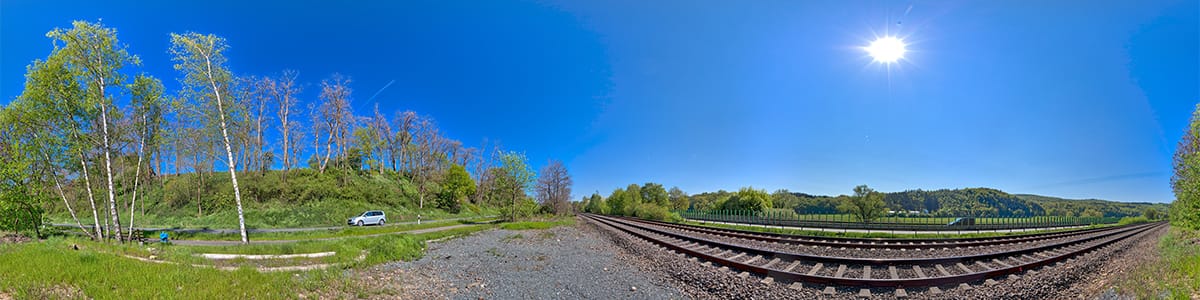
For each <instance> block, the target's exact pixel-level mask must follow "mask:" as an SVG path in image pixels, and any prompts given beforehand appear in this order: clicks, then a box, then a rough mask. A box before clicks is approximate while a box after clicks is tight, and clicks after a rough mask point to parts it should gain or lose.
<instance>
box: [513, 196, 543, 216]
mask: <svg viewBox="0 0 1200 300" xmlns="http://www.w3.org/2000/svg"><path fill="white" fill-rule="evenodd" d="M541 210H542V207H541V206H540V205H538V204H537V202H536V201H533V198H529V197H524V198H521V200H517V204H516V207H515V209H513V213H514V214H515V215H514V216H515V217H516V218H528V217H532V216H534V215H536V214H538V212H541Z"/></svg>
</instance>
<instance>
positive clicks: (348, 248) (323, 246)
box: [0, 224, 496, 299]
mask: <svg viewBox="0 0 1200 300" xmlns="http://www.w3.org/2000/svg"><path fill="white" fill-rule="evenodd" d="M495 227H496V225H491V224H485V225H476V226H469V227H463V228H456V229H451V230H445V231H438V232H430V233H424V234H416V235H410V234H403V235H386V236H379V237H371V238H347V239H343V240H337V241H311V242H299V243H292V244H275V245H245V246H241V245H239V246H221V247H201V246H178V245H172V246H165V247H164V246H163V245H157V244H155V245H147V246H136V245H134V244H107V243H98V242H92V241H89V240H84V239H79V238H75V237H53V238H51V239H48V240H46V241H44V242H32V243H23V244H4V245H0V278H3V280H0V290H2V291H4V292H6V293H10V294H13V295H14V296H16V297H17V298H18V299H27V298H28V299H43V298H64V297H76V296H82V295H86V297H89V298H96V299H162V298H166V299H246V298H251V299H275V298H291V297H295V295H296V294H297V293H306V294H311V292H314V291H321V290H326V289H329V288H335V289H341V290H342V291H344V292H348V293H351V294H355V293H359V290H357V289H356V288H355V287H354V286H353V285H352V284H350V283H349V279H348V278H347V276H346V274H345V273H343V272H342V270H343V269H344V268H361V267H366V266H371V265H376V264H379V263H384V262H389V261H397V260H405V261H410V260H415V259H419V258H420V257H421V256H423V255H424V252H425V247H426V245H425V242H426V241H428V240H433V239H441V238H447V237H455V236H462V235H465V234H469V233H473V232H478V231H481V230H487V229H491V228H495ZM71 245H80V246H81V250H78V251H76V250H71ZM150 247H154V248H157V249H158V251H157V252H156V253H158V254H159V255H160V256H161V257H162V258H163V259H165V260H168V261H173V262H180V263H211V262H208V261H207V260H205V259H202V258H198V257H195V256H193V255H192V254H195V253H238V254H295V253H312V252H325V251H337V252H338V255H337V256H335V257H333V258H329V259H327V260H322V261H321V262H331V263H345V265H343V266H342V267H340V268H331V269H327V270H317V271H307V272H297V273H289V272H280V273H260V272H258V271H255V270H253V269H250V268H242V269H239V270H238V271H221V270H216V269H210V268H197V267H192V266H186V265H173V264H155V263H147V262H141V261H137V260H133V259H130V258H126V257H122V256H120V255H121V254H127V255H134V256H143V257H145V256H148V255H150V253H151V252H150V250H148V248H150ZM364 250H365V251H368V253H369V254H368V255H367V257H366V258H365V260H363V261H361V262H355V261H354V258H355V257H357V256H358V255H359V253H361V251H364ZM343 253H345V254H343ZM233 263H234V264H236V263H240V262H239V261H235V262H233ZM72 291H75V292H78V293H81V294H82V295H78V294H72V293H71V292H72ZM72 295H74V296H72ZM367 296H369V295H367ZM76 298H77V297H76Z"/></svg>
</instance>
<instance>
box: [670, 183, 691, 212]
mask: <svg viewBox="0 0 1200 300" xmlns="http://www.w3.org/2000/svg"><path fill="white" fill-rule="evenodd" d="M667 194H668V195H669V197H670V198H671V209H674V210H686V209H688V206H690V205H691V204H690V203H688V202H689V199H688V194H687V193H684V192H683V190H681V189H679V187H672V188H671V190H670V191H669V192H667Z"/></svg>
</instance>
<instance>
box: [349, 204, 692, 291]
mask: <svg viewBox="0 0 1200 300" xmlns="http://www.w3.org/2000/svg"><path fill="white" fill-rule="evenodd" d="M579 223H580V224H579V225H576V226H563V227H556V228H552V229H546V230H523V231H511V230H491V231H486V232H481V233H477V234H474V235H471V236H468V237H463V238H458V239H452V240H448V241H444V242H438V243H432V244H430V246H429V249H428V250H427V253H426V255H425V257H424V258H422V259H420V260H417V261H414V262H396V263H390V264H385V265H381V266H377V267H375V268H372V269H371V270H369V271H367V272H365V273H367V274H370V275H365V274H364V275H363V276H365V277H360V278H363V279H365V281H367V282H374V283H373V284H372V286H373V287H375V288H379V289H383V288H386V289H388V290H393V291H392V292H382V293H379V291H376V292H377V295H376V296H372V298H374V297H387V296H386V295H378V294H392V295H391V296H392V297H395V298H412V299H681V298H684V297H685V296H684V295H683V294H682V293H680V291H679V290H677V289H675V288H673V287H672V286H671V284H669V283H667V282H666V281H665V280H663V279H662V278H661V277H659V276H656V275H654V274H652V273H647V272H643V271H641V270H639V269H638V268H637V267H636V266H634V265H632V264H630V263H629V260H630V258H628V257H625V255H624V254H623V253H622V251H620V249H617V248H616V247H615V246H614V245H613V244H612V243H611V242H610V241H608V240H607V239H605V238H604V237H603V236H601V235H598V234H597V232H595V231H592V230H589V229H588V228H586V226H589V225H586V224H585V222H584V221H580V222H579ZM388 287H390V288H388Z"/></svg>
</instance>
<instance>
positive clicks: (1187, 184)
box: [1169, 105, 1200, 230]
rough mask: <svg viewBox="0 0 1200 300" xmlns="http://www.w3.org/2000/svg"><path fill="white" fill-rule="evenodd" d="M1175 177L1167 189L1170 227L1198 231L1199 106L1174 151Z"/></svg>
mask: <svg viewBox="0 0 1200 300" xmlns="http://www.w3.org/2000/svg"><path fill="white" fill-rule="evenodd" d="M1174 167H1175V174H1174V175H1173V176H1171V188H1172V190H1173V191H1174V192H1175V201H1174V202H1172V203H1171V208H1170V214H1169V215H1170V218H1171V225H1172V226H1175V227H1179V228H1185V229H1190V230H1200V105H1197V106H1196V110H1195V111H1194V112H1192V119H1191V121H1190V122H1189V126H1188V127H1187V129H1186V130H1185V131H1184V134H1183V137H1182V138H1181V139H1180V140H1179V145H1178V147H1177V148H1176V149H1175V157H1174Z"/></svg>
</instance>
